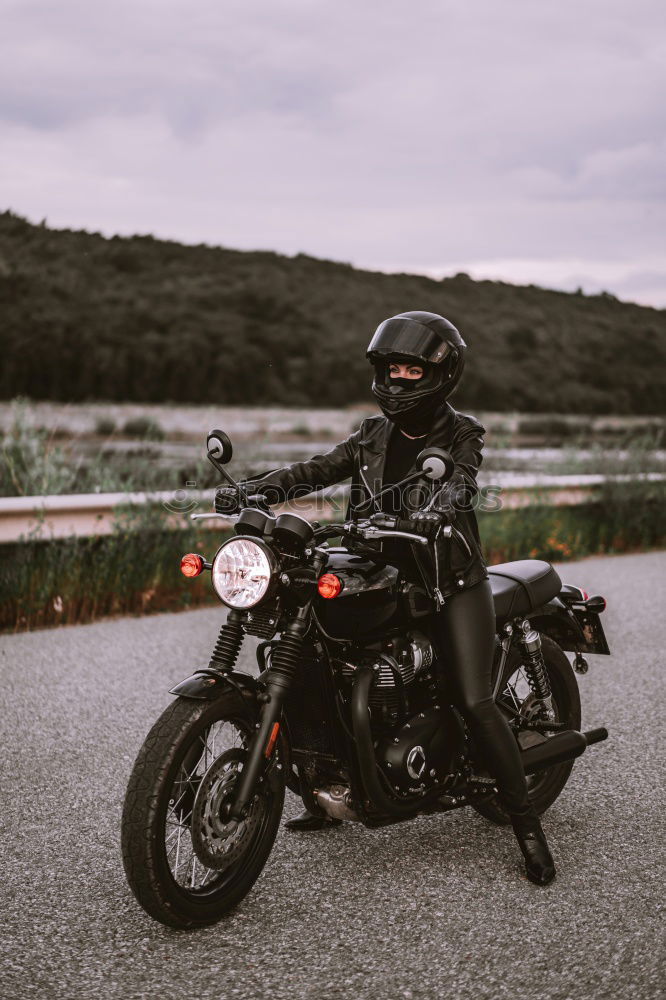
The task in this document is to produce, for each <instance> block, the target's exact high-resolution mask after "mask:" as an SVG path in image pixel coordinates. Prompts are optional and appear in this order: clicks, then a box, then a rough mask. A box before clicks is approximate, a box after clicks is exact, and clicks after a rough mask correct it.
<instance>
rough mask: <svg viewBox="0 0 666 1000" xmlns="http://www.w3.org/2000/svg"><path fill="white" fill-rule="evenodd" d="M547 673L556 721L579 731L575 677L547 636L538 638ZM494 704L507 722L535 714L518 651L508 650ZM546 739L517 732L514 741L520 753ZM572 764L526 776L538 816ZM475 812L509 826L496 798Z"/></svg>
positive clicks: (530, 732)
mask: <svg viewBox="0 0 666 1000" xmlns="http://www.w3.org/2000/svg"><path fill="white" fill-rule="evenodd" d="M541 645H542V651H543V657H544V662H545V664H546V670H547V671H548V678H549V680H550V686H551V690H552V694H553V710H554V713H555V721H556V722H563V723H565V725H566V727H567V729H578V730H579V729H580V727H581V708H580V694H579V691H578V684H577V683H576V677H575V674H574V672H573V669H572V667H571V664H570V663H569V660H568V659H567V657H566V656H565V654H564V652H563V651H562V649H561V648H560V647H559V646H558V645H557V643H556V642H554V641H553V640H552V639H551V638H550V637H549V636H547V635H543V634H542V636H541ZM497 705H498V707H499V708H500V710H501V711H502V713H503V714H504V715H505V716H506V718H507V719H508V721H509V722H510V723H515V722H516V721H518V722H520V721H522V720H525V721H529V720H530V719H532V718H534V717H535V715H536V714H537V712H538V707H539V706H538V704H537V703H536V700H535V697H534V694H533V693H532V689H531V687H530V684H529V681H528V679H527V674H526V671H525V666H524V662H523V659H522V656H521V651H520V650H519V649H518V648H516V647H515V646H514V647H512V648H511V650H510V652H509V655H508V657H507V661H506V663H505V665H504V670H503V672H502V679H501V681H500V685H499V691H498V695H497ZM547 739H548V736H547V735H545V734H543V733H539V732H536V731H535V730H529V729H524V730H522V731H521V730H520V728H519V729H518V731H517V740H518V743H519V744H520V747H521V749H522V750H526V749H527V748H528V747H530V746H534V745H535V744H537V743H542V742H544V740H547ZM573 766H574V761H573V760H570V761H564V762H563V763H561V764H554V765H553V766H552V767H548V768H546V769H545V770H543V771H537V772H536V774H530V775H527V779H526V780H527V787H528V789H529V794H530V800H531V802H532V804H533V805H534V808H535V809H536V811H537V813H539V814H542V813H544V812H545V811H546V810H547V809H548V808H550V806H551V805H552V804H553V802H554V801H555V799H556V798H557V797H558V796H559V795H560V793H561V792H562V789H563V788H564V786H565V785H566V783H567V781H568V780H569V775H570V774H571V771H572V770H573ZM472 805H473V807H474V809H476V811H477V812H478V813H480V814H481V815H482V816H484V817H485V818H486V819H489V820H491V821H492V822H493V823H498V824H507V823H509V815H508V813H507V812H506V811H505V810H504V809H503V808H502V806H501V805H500V803H499V801H498V799H497V796H494V795H493V796H488V797H486V798H484V799H483V800H479V801H477V802H473V803H472Z"/></svg>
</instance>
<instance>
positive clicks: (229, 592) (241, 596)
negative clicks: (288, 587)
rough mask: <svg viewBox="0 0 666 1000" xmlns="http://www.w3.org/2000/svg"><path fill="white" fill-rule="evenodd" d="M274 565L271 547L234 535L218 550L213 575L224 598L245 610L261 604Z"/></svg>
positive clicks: (214, 585)
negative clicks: (269, 549)
mask: <svg viewBox="0 0 666 1000" xmlns="http://www.w3.org/2000/svg"><path fill="white" fill-rule="evenodd" d="M272 575H273V568H272V565H271V559H270V556H269V552H268V550H267V549H266V548H265V546H263V545H261V544H260V543H259V542H255V541H254V540H253V539H251V538H232V539H231V540H230V541H228V542H225V543H224V545H223V546H222V547H221V548H220V549H218V551H217V554H216V556H215V558H214V559H213V568H212V570H211V577H212V580H213V587H214V588H215V592H216V594H217V596H218V597H219V598H220V600H221V601H224V603H225V604H226V605H227V607H230V608H236V609H238V610H243V609H244V608H252V607H254V605H255V604H258V603H259V601H260V600H261V599H262V597H264V596H265V594H266V591H267V590H268V585H269V584H270V582H271V576H272Z"/></svg>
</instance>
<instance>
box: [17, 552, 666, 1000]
mask: <svg viewBox="0 0 666 1000" xmlns="http://www.w3.org/2000/svg"><path fill="white" fill-rule="evenodd" d="M665 571H666V553H649V554H645V555H629V556H618V557H607V558H591V559H586V560H584V561H582V562H580V563H577V564H573V563H570V564H567V565H566V566H562V567H560V572H561V575H562V577H563V579H564V580H565V581H567V582H572V583H577V584H579V585H581V586H583V587H585V588H586V589H587V590H588V591H590V592H591V593H602V594H604V595H605V596H606V597H607V599H608V610H607V612H606V613H605V615H604V618H603V620H604V625H605V628H606V631H607V634H608V638H609V642H610V645H611V649H612V651H613V655H612V656H611V657H601V656H594V657H590V661H591V666H590V672H589V674H588V675H587V676H585V677H582V678H580V686H581V692H582V701H583V724H584V727H585V728H592V727H594V726H598V725H607V726H608V729H609V730H610V739H609V740H608V742H607V743H605V744H603V745H600V746H596V747H593V748H591V749H590V750H589V751H588V752H587V753H586V755H585V756H584V757H583V758H582V759H581V760H580V761H579V762H577V764H576V766H575V768H574V772H573V775H572V778H571V780H570V782H569V784H568V786H567V788H566V789H565V791H564V793H563V795H562V796H561V797H560V799H559V800H558V801H557V803H556V804H555V805H554V806H553V807H552V809H551V810H550V812H549V813H548V814H547V816H546V817H545V819H544V828H545V830H546V833H547V835H548V838H549V841H550V844H551V847H552V851H553V854H554V856H555V860H556V863H557V868H558V875H557V878H556V880H555V881H554V882H553V883H552V885H550V886H548V887H547V888H545V889H543V888H538V887H536V886H533V885H532V884H531V883H530V882H528V881H527V880H526V879H525V877H524V876H523V875H522V858H521V856H520V854H519V851H518V848H517V846H516V844H515V843H514V841H513V838H512V834H511V833H510V831H508V830H506V829H500V828H497V827H494V826H492V825H490V824H489V823H487V822H486V821H485V820H483V819H482V818H481V817H479V816H478V815H476V814H475V813H473V812H472V811H471V810H463V811H460V812H454V813H450V814H448V815H440V816H433V817H423V818H420V819H418V820H416V821H413V822H411V823H409V824H402V825H398V826H393V827H388V828H384V829H380V830H373V831H369V830H366V829H364V828H363V827H362V826H360V825H357V824H352V823H347V824H344V825H343V826H342V827H339V828H336V829H332V830H328V831H322V832H319V833H311V834H289V833H287V832H286V831H284V830H281V832H280V834H279V837H278V840H277V843H276V845H275V848H274V851H273V854H272V856H271V858H270V860H269V863H268V865H267V867H266V869H265V871H264V873H263V875H262V877H261V878H260V880H259V882H258V883H257V884H256V886H255V888H254V890H253V892H252V893H251V895H250V896H249V897H247V898H246V900H245V901H244V902H243V903H242V904H241V905H240V907H239V908H238V909H237V910H236V911H235V912H234V913H233V914H232V915H231V916H230V917H228V918H227V919H226V920H225V921H224V922H223V923H220V924H218V925H217V926H215V927H212V928H208V929H205V930H202V931H195V932H188V933H183V932H178V931H172V930H169V929H167V928H164V927H162V926H160V925H158V924H156V923H154V922H152V921H151V920H150V918H149V917H147V916H146V915H145V914H144V912H143V911H142V910H141V909H140V908H139V907H138V905H137V904H136V902H135V900H134V897H133V896H132V895H131V893H130V891H129V889H128V887H127V885H126V884H125V881H124V875H123V869H122V864H121V859H120V852H119V820H120V812H121V806H122V799H123V793H124V788H125V784H126V781H127V778H128V775H129V772H130V769H131V766H132V762H133V759H134V756H135V754H136V752H137V750H138V748H139V745H140V744H141V742H142V739H143V737H144V735H145V733H146V732H147V730H148V729H149V727H150V726H151V724H152V722H153V720H154V719H155V717H156V716H157V715H158V713H159V712H160V711H161V710H162V709H163V708H164V706H165V705H166V704H167V703H168V701H169V700H170V696H169V695H168V693H167V691H168V688H169V687H170V686H171V685H172V684H173V683H174V682H175V681H178V680H179V679H180V678H181V677H184V676H185V675H186V674H188V673H189V672H190V670H191V668H192V667H196V666H200V665H202V664H205V663H206V662H207V660H208V656H209V653H210V650H211V648H212V646H213V644H214V641H215V637H216V634H217V629H218V627H219V624H220V621H221V617H222V612H221V609H220V610H218V609H213V610H210V609H204V610H198V611H192V612H187V613H183V614H178V615H158V616H150V617H146V618H135V619H131V618H127V619H119V620H114V621H106V622H101V623H98V624H94V625H87V626H75V627H69V628H61V629H57V630H44V631H38V632H33V633H29V634H24V635H16V636H4V637H0V671H1V677H2V685H1V694H0V699H1V707H2V712H1V713H0V726H1V727H2V736H3V745H4V747H5V752H4V754H3V755H2V764H1V765H0V767H1V772H2V789H3V796H2V802H3V806H2V815H1V822H2V832H3V838H2V844H3V868H4V871H3V883H4V885H3V890H2V892H3V896H4V899H3V906H2V925H3V936H2V941H3V943H2V946H1V951H0V962H1V965H2V970H1V973H0V995H1V996H2V997H3V998H4V997H40V998H41V997H59V998H60V997H63V998H93V997H94V998H97V997H100V998H105V1000H109V998H116V997H117V998H121V997H122V998H130V1000H131V998H139V997H151V998H152V997H155V998H161V1000H162V998H163V1000H167V998H177V997H178V998H180V997H182V998H190V997H201V998H208V997H210V998H250V997H251V998H264V997H270V998H271V1000H281V998H301V997H318V998H319V997H321V998H331V1000H333V998H342V997H345V998H346V997H349V998H373V1000H374V998H380V1000H383V998H389V1000H394V998H402V997H406V998H435V997H451V998H469V1000H479V998H489V1000H490V998H492V1000H497V998H503V997H507V998H511V1000H523V998H526V1000H527V998H537V997H538V998H544V1000H550V998H552V1000H569V998H570V1000H578V998H581V1000H582V998H585V1000H587V998H606V997H608V998H610V997H613V998H625V997H626V998H627V1000H629V998H631V1000H653V998H655V997H656V996H657V995H658V994H659V992H660V989H661V988H662V986H663V978H664V972H665V969H664V950H663V939H664V927H663V899H664V888H663V887H664V868H663V846H664V832H665V831H664V818H663V817H664V798H663V756H664V755H663V750H662V745H663V738H664V726H663V712H664V698H663V695H664V666H663V661H664V649H665V648H666V616H665V615H664V600H663V596H664V575H665ZM246 664H249V661H248V660H246ZM297 810H298V802H297V800H296V799H295V798H294V797H293V796H292V795H291V794H289V795H288V801H287V815H291V814H293V813H295V812H296V811H297Z"/></svg>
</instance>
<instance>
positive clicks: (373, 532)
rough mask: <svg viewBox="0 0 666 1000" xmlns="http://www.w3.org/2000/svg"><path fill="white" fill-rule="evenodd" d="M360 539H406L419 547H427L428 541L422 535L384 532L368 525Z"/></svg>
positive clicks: (404, 532)
mask: <svg viewBox="0 0 666 1000" xmlns="http://www.w3.org/2000/svg"><path fill="white" fill-rule="evenodd" d="M361 537H362V538H406V539H408V541H410V542H418V543H419V544H420V545H427V544H428V539H427V538H426V537H425V536H424V535H412V534H411V533H410V532H407V531H384V530H383V529H382V528H375V527H374V526H373V525H370V527H368V528H364V529H363V534H362V535H361Z"/></svg>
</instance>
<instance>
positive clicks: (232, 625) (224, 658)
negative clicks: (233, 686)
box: [208, 611, 245, 674]
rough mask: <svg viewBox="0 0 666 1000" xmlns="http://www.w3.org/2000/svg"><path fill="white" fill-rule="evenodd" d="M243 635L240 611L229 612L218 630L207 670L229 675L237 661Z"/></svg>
mask: <svg viewBox="0 0 666 1000" xmlns="http://www.w3.org/2000/svg"><path fill="white" fill-rule="evenodd" d="M244 635H245V633H244V632H243V626H242V615H241V613H240V611H230V612H229V615H228V617H227V620H226V622H225V623H224V625H223V626H222V628H221V629H220V634H219V635H218V637H217V642H216V643H215V649H214V650H213V653H212V656H211V658H210V663H209V664H208V669H209V670H217V671H218V672H220V673H223V674H229V673H231V671H232V670H233V669H234V665H235V663H236V660H237V659H238V654H239V653H240V649H241V646H242V644H243V638H244Z"/></svg>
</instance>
